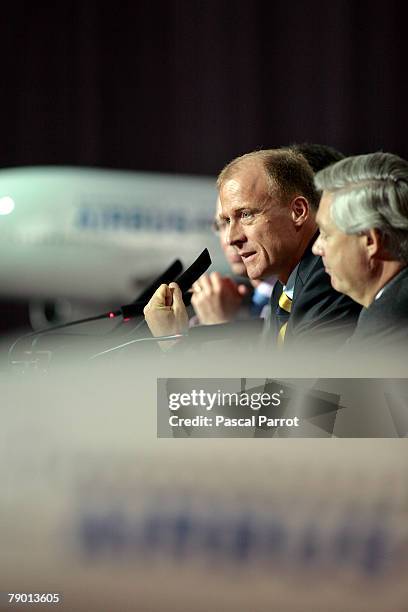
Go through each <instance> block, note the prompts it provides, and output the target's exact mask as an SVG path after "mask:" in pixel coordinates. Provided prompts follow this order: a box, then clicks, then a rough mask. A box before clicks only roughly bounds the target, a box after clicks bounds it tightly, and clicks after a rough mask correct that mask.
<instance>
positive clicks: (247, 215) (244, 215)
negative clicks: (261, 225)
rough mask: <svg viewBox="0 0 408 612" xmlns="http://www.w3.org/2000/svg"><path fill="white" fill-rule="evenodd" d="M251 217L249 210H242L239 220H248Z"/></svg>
mask: <svg viewBox="0 0 408 612" xmlns="http://www.w3.org/2000/svg"><path fill="white" fill-rule="evenodd" d="M251 217H252V213H251V212H250V211H249V210H243V211H242V212H241V219H250V218H251Z"/></svg>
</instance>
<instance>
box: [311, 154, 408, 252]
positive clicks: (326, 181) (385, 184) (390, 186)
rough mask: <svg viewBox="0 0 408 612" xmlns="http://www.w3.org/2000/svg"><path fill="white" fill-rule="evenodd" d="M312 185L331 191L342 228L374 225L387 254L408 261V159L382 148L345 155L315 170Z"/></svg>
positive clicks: (356, 229) (355, 230)
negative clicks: (384, 150) (350, 155)
mask: <svg viewBox="0 0 408 612" xmlns="http://www.w3.org/2000/svg"><path fill="white" fill-rule="evenodd" d="M315 185H316V187H317V189H319V190H325V191H329V192H330V193H332V194H333V200H332V205H331V216H332V219H333V221H334V222H335V224H336V225H337V227H338V228H339V229H340V230H341V231H342V232H344V233H345V234H357V233H359V232H362V231H365V230H368V229H378V230H379V231H380V232H381V234H382V235H383V237H384V245H385V247H386V248H387V250H388V252H389V254H390V255H391V256H393V257H395V259H397V260H398V261H403V262H405V263H408V162H406V161H405V160H404V159H401V157H398V156H397V155H392V154H391V153H382V152H378V153H371V154H369V155H357V156H355V157H348V158H346V159H343V160H341V161H339V162H337V163H335V164H333V165H332V166H329V167H328V168H325V169H324V170H321V171H320V172H318V173H317V174H316V176H315Z"/></svg>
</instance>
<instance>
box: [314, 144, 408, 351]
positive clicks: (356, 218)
mask: <svg viewBox="0 0 408 612" xmlns="http://www.w3.org/2000/svg"><path fill="white" fill-rule="evenodd" d="M315 181H316V185H317V187H318V189H320V190H323V196H322V199H321V201H320V206H319V211H318V214H317V222H318V225H319V228H320V235H319V238H318V240H317V241H316V243H315V245H314V247H313V252H314V253H315V254H316V255H320V256H321V257H322V260H323V263H324V266H325V268H326V271H327V273H328V274H329V275H330V278H331V284H332V286H333V288H335V289H336V290H337V291H340V292H342V293H345V294H346V295H348V296H350V297H351V298H352V299H353V300H355V301H356V302H358V303H359V304H361V305H362V306H363V307H364V308H363V309H362V311H361V314H360V316H359V319H358V324H357V327H356V329H355V331H354V334H353V335H352V337H351V338H350V340H349V342H348V346H351V347H355V348H357V349H371V348H395V347H396V346H397V345H398V344H403V345H407V344H408V267H407V264H408V162H406V161H405V160H403V159H401V158H400V157H397V156H396V155H392V154H390V153H382V152H379V153H372V154H370V155H359V156H356V157H350V158H347V159H344V160H342V161H340V162H338V163H336V164H334V165H333V166H331V167H330V168H327V169H325V170H322V171H321V172H319V173H318V174H317V175H316V179H315Z"/></svg>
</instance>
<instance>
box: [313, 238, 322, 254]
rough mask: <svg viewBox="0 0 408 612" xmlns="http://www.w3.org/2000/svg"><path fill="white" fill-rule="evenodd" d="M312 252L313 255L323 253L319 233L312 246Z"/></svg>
mask: <svg viewBox="0 0 408 612" xmlns="http://www.w3.org/2000/svg"><path fill="white" fill-rule="evenodd" d="M312 252H313V254H314V255H320V256H321V255H323V248H322V242H321V239H320V234H319V235H318V237H317V238H316V240H315V243H314V245H313V247H312Z"/></svg>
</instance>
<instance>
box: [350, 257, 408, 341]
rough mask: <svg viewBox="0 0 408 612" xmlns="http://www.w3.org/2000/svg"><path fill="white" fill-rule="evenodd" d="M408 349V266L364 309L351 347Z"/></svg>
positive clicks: (351, 339)
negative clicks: (407, 347) (401, 347)
mask: <svg viewBox="0 0 408 612" xmlns="http://www.w3.org/2000/svg"><path fill="white" fill-rule="evenodd" d="M404 344H405V346H408V267H406V268H404V269H403V270H401V272H399V273H398V274H397V275H396V276H394V278H393V279H391V281H390V282H389V283H388V284H387V285H386V286H385V288H384V291H383V293H382V295H381V296H380V297H379V298H378V299H376V300H374V301H373V303H372V304H370V306H369V307H368V308H363V309H362V310H361V314H360V316H359V319H358V323H357V327H356V329H355V331H354V334H353V335H352V337H351V338H350V340H349V342H348V346H353V347H356V348H361V349H365V348H367V349H370V348H389V349H392V348H394V347H395V346H396V345H404Z"/></svg>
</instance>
